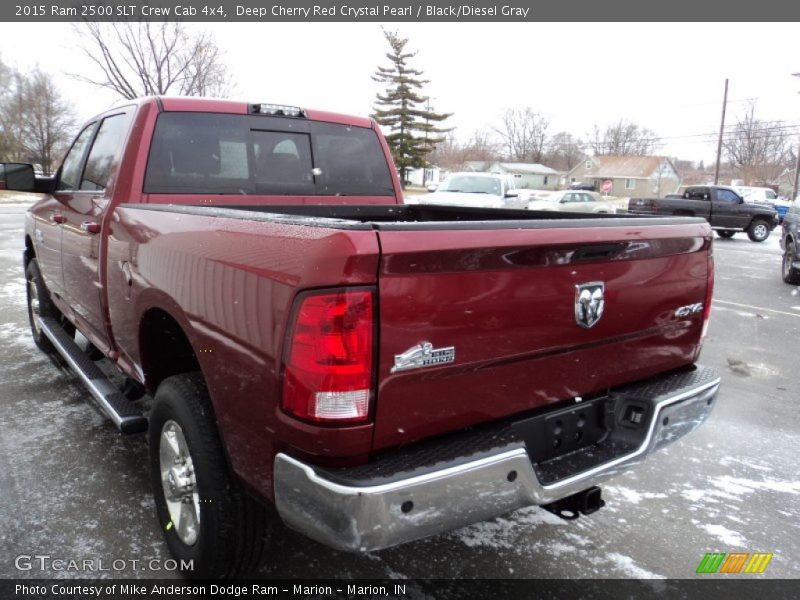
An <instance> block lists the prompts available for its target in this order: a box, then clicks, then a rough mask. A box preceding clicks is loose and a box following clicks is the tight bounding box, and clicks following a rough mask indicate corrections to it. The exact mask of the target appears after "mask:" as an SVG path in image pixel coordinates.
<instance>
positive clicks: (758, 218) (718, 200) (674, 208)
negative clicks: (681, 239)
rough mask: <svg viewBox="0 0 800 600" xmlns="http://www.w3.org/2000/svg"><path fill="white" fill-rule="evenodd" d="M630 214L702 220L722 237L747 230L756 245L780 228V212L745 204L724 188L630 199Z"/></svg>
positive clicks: (741, 199) (704, 188)
mask: <svg viewBox="0 0 800 600" xmlns="http://www.w3.org/2000/svg"><path fill="white" fill-rule="evenodd" d="M628 212H630V213H634V214H645V215H675V216H691V217H703V218H705V219H706V220H707V221H708V222H709V223H711V227H712V228H713V229H714V230H715V231H716V232H717V235H719V236H720V237H723V238H730V237H733V236H734V235H735V234H736V232H738V231H745V232H747V236H748V237H749V238H750V239H751V240H752V241H754V242H763V241H764V240H766V239H767V238H768V237H769V234H770V232H771V231H772V230H773V229H775V227H777V226H778V213H777V211H776V210H775V209H774V208H773V207H772V206H766V205H763V204H752V203H749V202H745V200H744V198H742V197H741V196H740V195H739V194H738V193H737V192H736V191H735V190H733V189H732V188H729V187H725V186H721V185H700V186H693V187H688V188H686V191H685V192H684V193H683V195H682V196H678V197H675V196H668V197H666V198H631V199H630V201H629V202H628Z"/></svg>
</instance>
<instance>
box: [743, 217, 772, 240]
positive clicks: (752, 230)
mask: <svg viewBox="0 0 800 600" xmlns="http://www.w3.org/2000/svg"><path fill="white" fill-rule="evenodd" d="M769 232H770V229H769V224H768V223H767V222H766V221H765V220H764V219H753V221H752V222H751V223H750V227H748V228H747V237H749V238H750V240H751V241H753V242H763V241H764V240H765V239H767V238H768V237H769Z"/></svg>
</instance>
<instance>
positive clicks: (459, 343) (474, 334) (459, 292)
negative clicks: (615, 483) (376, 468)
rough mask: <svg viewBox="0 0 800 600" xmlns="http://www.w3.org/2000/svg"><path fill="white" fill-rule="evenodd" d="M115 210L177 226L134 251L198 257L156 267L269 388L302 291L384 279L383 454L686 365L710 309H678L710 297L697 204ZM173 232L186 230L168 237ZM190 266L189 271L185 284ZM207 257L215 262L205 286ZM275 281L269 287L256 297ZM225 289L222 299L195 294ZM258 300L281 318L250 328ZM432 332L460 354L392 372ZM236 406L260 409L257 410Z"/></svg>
mask: <svg viewBox="0 0 800 600" xmlns="http://www.w3.org/2000/svg"><path fill="white" fill-rule="evenodd" d="M120 209H121V210H122V211H123V212H128V211H129V210H130V212H131V214H133V213H136V214H137V215H138V216H137V217H136V220H137V222H140V223H144V224H147V223H149V222H153V223H156V222H164V219H165V218H166V219H168V221H169V229H168V231H167V230H166V229H165V230H164V231H165V233H164V234H163V235H161V234H159V235H152V236H148V237H147V239H145V240H143V242H144V244H143V246H142V248H140V251H139V254H140V255H141V256H148V255H150V254H151V253H150V252H147V249H146V247H147V246H148V245H151V244H157V245H158V247H159V248H158V250H157V251H156V253H155V254H153V255H154V256H158V257H164V256H165V255H167V254H187V253H188V254H195V256H194V257H185V258H178V257H174V258H173V259H171V260H173V261H174V262H175V264H176V265H178V264H180V265H182V266H181V267H180V269H179V268H178V267H177V266H176V267H175V269H173V271H172V272H171V274H170V275H168V276H167V275H159V276H156V277H148V279H152V280H153V281H154V283H155V284H156V285H157V286H166V287H167V290H166V291H167V293H168V294H169V295H170V296H172V297H175V298H176V300H177V301H178V303H179V304H181V305H186V306H188V307H189V309H190V310H191V311H192V312H193V313H195V312H198V311H199V312H205V313H206V314H205V315H203V316H202V317H198V320H199V321H211V323H210V324H208V325H204V327H207V328H209V329H213V330H214V331H216V332H217V334H216V335H217V336H219V335H221V333H220V332H226V335H230V334H232V335H234V336H235V337H237V338H238V339H235V340H231V341H230V342H229V343H228V344H229V345H233V344H238V345H242V344H247V345H249V346H251V347H253V348H255V349H256V350H255V352H256V353H259V354H262V358H263V359H264V360H265V361H266V362H267V364H270V365H274V370H272V369H271V370H270V379H271V380H270V381H269V382H264V389H268V390H271V389H274V386H275V383H274V381H275V379H277V378H278V377H279V373H280V369H281V366H280V361H281V342H280V341H279V340H281V339H282V336H283V335H284V331H285V330H284V328H285V326H286V323H285V318H286V317H285V315H287V314H288V313H289V310H290V306H291V303H292V301H293V299H294V298H295V297H296V295H297V294H298V293H300V292H302V291H303V290H304V289H313V288H318V287H324V286H337V285H370V286H374V287H375V289H376V294H377V301H378V302H377V306H378V307H379V308H378V315H379V317H378V321H379V322H378V335H377V344H378V351H377V356H376V361H377V362H376V365H377V374H376V377H377V383H376V394H375V397H374V399H373V401H372V409H371V415H373V418H374V421H373V425H372V427H373V428H374V430H373V431H371V432H370V434H369V437H370V439H369V442H368V445H369V448H370V449H371V451H375V450H379V449H382V448H388V447H393V446H398V445H403V444H406V443H409V442H412V441H414V440H419V439H423V438H428V437H431V436H435V435H439V434H443V433H447V432H450V431H457V430H459V429H463V428H464V427H469V426H472V425H474V424H478V423H484V422H490V421H494V420H497V419H502V418H506V417H508V416H510V415H518V414H524V413H526V412H527V411H531V410H538V409H542V408H544V407H546V406H551V405H557V404H558V403H560V402H563V401H566V400H568V399H574V398H575V397H583V396H585V397H591V396H595V395H597V394H602V393H603V391H604V390H606V389H608V388H610V387H613V386H616V385H620V384H623V383H626V382H629V381H632V380H638V379H643V378H645V377H649V376H652V375H655V374H658V373H662V372H666V371H669V370H671V369H676V368H680V367H683V366H686V365H690V364H692V362H693V361H694V360H695V359H696V356H697V354H698V352H699V347H700V338H701V329H702V315H699V314H693V315H690V316H688V317H685V318H677V317H675V316H674V311H675V310H676V309H678V308H679V307H681V306H685V305H689V304H695V303H702V302H703V300H704V298H705V295H706V286H707V277H708V269H709V262H708V256H709V254H708V251H709V248H710V235H711V231H710V229H709V227H708V224H707V223H706V222H705V221H704V220H703V219H701V218H687V217H642V216H627V215H592V216H587V215H586V214H569V213H555V214H554V213H552V212H547V211H544V212H536V211H528V210H519V211H514V210H505V209H482V208H463V207H447V206H433V205H431V206H425V205H409V206H404V205H401V206H388V205H368V206H363V205H344V206H339V205H337V206H331V205H269V206H265V205H258V206H256V205H241V206H230V205H226V206H213V205H206V206H187V205H180V206H178V205H155V204H152V205H135V206H134V205H128V206H126V205H123V206H122V207H120ZM147 213H150V214H151V215H153V218H150V217H146V216H145V215H146V214H147ZM154 213H162V214H163V213H167V214H168V215H169V216H167V214H164V215H163V216H161V217H156V215H155V214H154ZM181 215H183V216H182V217H181ZM176 219H177V221H176ZM165 227H166V225H165ZM212 232H213V233H212ZM245 232H246V234H247V235H246V238H245ZM151 238H153V239H151ZM170 240H175V241H176V243H179V245H176V246H175V247H174V249H173V250H172V251H168V250H167V248H168V247H169V246H171V245H172V244H171V241H170ZM193 240H194V241H193ZM301 259H302V260H301ZM160 260H163V258H162V259H160ZM153 266H154V267H155V266H156V265H155V264H154V265H153ZM158 267H159V268H163V265H161V264H159V265H158ZM181 269H184V270H186V269H188V270H189V271H191V272H192V273H195V275H193V276H192V277H191V278H190V279H186V280H185V283H184V284H181V282H182V281H183V279H184V278H186V277H188V275H185V274H184V273H182V271H181ZM201 272H205V273H208V274H209V275H208V280H207V281H204V282H202V286H204V287H198V286H199V285H201V282H200V281H198V275H196V274H197V273H201ZM250 280H252V281H250ZM256 280H262V281H261V282H258V281H256ZM265 280H269V282H270V283H267V282H266V281H265ZM596 282H601V283H602V284H603V285H604V286H605V315H603V318H602V319H601V320H599V322H598V323H597V325H596V326H590V327H586V328H584V327H582V326H578V324H576V316H575V311H576V289H577V288H578V287H579V286H581V285H584V284H589V283H596ZM189 285H192V286H193V288H194V289H195V290H196V291H193V292H190V290H189V289H188V288H187V286H189ZM267 285H268V286H269V289H270V292H269V297H268V298H266V297H261V296H256V297H252V298H251V299H250V298H249V297H248V294H252V292H249V291H248V290H250V289H256V288H258V289H262V288H263V289H266V288H265V286H267ZM170 288H174V289H170ZM204 290H205V291H204ZM215 297H218V300H217V301H215V302H214V305H216V306H209V305H208V304H209V302H208V301H207V300H201V299H204V298H215ZM236 303H238V304H236ZM242 303H244V306H242ZM254 304H257V306H256V305H254ZM231 305H235V306H237V307H238V308H236V311H244V312H243V314H248V315H251V316H249V317H248V319H247V322H245V320H242V319H239V320H238V321H241V323H239V322H238V321H237V320H236V319H234V316H233V313H234V312H236V311H233V310H232V309H231V308H230V306H231ZM262 306H270V307H271V308H269V310H268V311H267V312H268V313H269V314H272V315H275V318H277V319H278V321H277V322H270V323H268V324H267V323H265V324H264V327H266V329H263V328H262V331H261V333H260V335H259V336H256V333H258V331H257V328H254V327H253V325H252V323H257V322H259V321H258V319H261V320H262V321H263V319H264V317H263V316H261V317H258V319H257V318H256V313H258V312H259V311H262V310H263V309H262V308H261V307H262ZM192 318H195V317H192ZM232 319H233V320H232ZM112 320H113V318H112ZM425 342H428V343H430V344H431V345H432V347H433V348H449V347H453V348H454V349H455V355H456V359H455V360H454V361H452V362H451V363H449V364H441V365H435V366H432V367H426V368H420V369H413V370H408V371H398V372H395V371H394V367H395V360H396V357H397V356H399V355H401V354H403V353H404V352H407V351H409V350H410V349H413V348H415V347H417V346H418V345H420V344H423V343H425ZM234 362H235V361H233V360H232V361H231V364H234ZM273 377H274V378H275V379H272V378H273ZM268 402H270V403H273V402H275V400H274V399H273V400H268ZM229 405H230V403H229ZM241 413H242V415H243V417H244V416H245V415H247V417H246V418H247V419H252V416H251V415H252V410H250V407H247V406H244V405H243V406H242V407H241ZM281 418H284V417H281ZM309 435H310V434H309ZM363 435H364V436H366V435H368V434H367V433H366V432H365V433H364V434H363ZM321 437H322V438H323V439H325V438H324V434H323V435H322V436H321ZM309 440H311V438H310V437H309ZM366 443H367V440H366V438H364V439H363V440H362V442H360V444H362V446H361V447H363V444H366ZM314 445H315V446H319V447H322V446H324V444H323V443H322V442H319V441H314Z"/></svg>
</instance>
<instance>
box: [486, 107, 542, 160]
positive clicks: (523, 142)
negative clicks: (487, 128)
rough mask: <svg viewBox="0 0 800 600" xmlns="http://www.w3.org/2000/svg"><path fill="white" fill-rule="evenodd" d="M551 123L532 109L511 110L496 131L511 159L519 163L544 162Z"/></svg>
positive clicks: (504, 116) (506, 113)
mask: <svg viewBox="0 0 800 600" xmlns="http://www.w3.org/2000/svg"><path fill="white" fill-rule="evenodd" d="M549 125H550V123H549V121H548V120H547V119H546V118H545V117H543V116H542V115H541V114H539V113H537V112H535V111H534V110H533V109H532V108H530V107H526V108H510V109H508V110H507V111H506V112H505V114H504V115H503V122H502V126H501V127H499V128H496V129H495V131H496V132H497V134H498V135H499V136H500V137H501V138H502V140H503V143H504V145H505V147H506V152H507V155H508V157H509V158H510V159H512V160H516V161H519V162H535V163H538V162H542V160H543V158H544V153H545V146H546V142H547V128H548V127H549Z"/></svg>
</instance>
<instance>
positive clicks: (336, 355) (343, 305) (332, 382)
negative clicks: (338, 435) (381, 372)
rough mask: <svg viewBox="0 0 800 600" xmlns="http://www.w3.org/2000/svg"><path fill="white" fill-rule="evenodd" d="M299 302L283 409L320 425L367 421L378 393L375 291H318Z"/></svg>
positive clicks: (290, 341)
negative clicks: (374, 384) (375, 384)
mask: <svg viewBox="0 0 800 600" xmlns="http://www.w3.org/2000/svg"><path fill="white" fill-rule="evenodd" d="M298 303H299V305H297V306H296V308H295V312H294V319H293V322H292V323H291V325H290V327H291V329H290V330H289V337H288V341H287V345H288V346H287V349H286V352H285V354H284V356H285V357H286V360H285V365H284V371H283V398H282V402H281V406H282V407H283V410H285V411H286V412H287V413H289V414H291V415H293V416H295V417H297V418H299V419H304V420H308V421H315V422H326V423H330V422H335V423H342V422H352V421H366V420H367V419H368V418H369V404H370V397H371V395H372V369H373V342H374V340H373V337H374V327H375V313H374V301H373V294H372V292H371V291H368V290H363V289H359V290H346V289H342V290H336V291H326V292H322V293H316V292H315V293H312V294H308V295H305V296H302V297H300V299H299V300H298Z"/></svg>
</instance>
